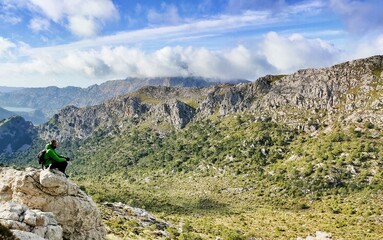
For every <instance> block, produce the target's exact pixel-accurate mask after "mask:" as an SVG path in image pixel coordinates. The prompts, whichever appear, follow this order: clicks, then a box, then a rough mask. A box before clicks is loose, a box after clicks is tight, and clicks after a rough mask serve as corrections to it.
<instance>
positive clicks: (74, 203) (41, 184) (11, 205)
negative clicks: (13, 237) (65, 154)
mask: <svg viewBox="0 0 383 240" xmlns="http://www.w3.org/2000/svg"><path fill="white" fill-rule="evenodd" d="M0 223H1V224H3V225H5V226H6V227H8V228H10V229H11V230H13V231H14V232H15V233H16V234H18V236H22V235H23V236H31V235H34V236H35V238H34V239H54V240H56V239H76V240H82V239H84V240H85V239H93V240H98V239H105V236H106V230H105V226H104V224H103V222H102V218H101V215H100V212H99V210H98V209H97V207H96V204H95V203H94V202H93V200H92V199H91V198H90V197H89V196H87V195H86V194H85V193H84V192H83V191H81V190H80V188H79V187H78V186H77V185H75V184H74V183H73V182H71V181H70V180H69V179H67V178H66V177H65V175H64V174H62V173H60V172H55V171H49V170H38V169H33V168H27V169H26V170H25V171H19V170H16V169H12V168H0ZM20 234H21V235H20ZM19 238H20V237H19ZM21 239H28V238H22V237H21Z"/></svg>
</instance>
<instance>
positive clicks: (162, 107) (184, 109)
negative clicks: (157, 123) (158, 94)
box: [150, 99, 196, 128]
mask: <svg viewBox="0 0 383 240" xmlns="http://www.w3.org/2000/svg"><path fill="white" fill-rule="evenodd" d="M195 112H196V111H195V109H194V108H192V107H190V106H189V105H187V104H186V103H184V102H181V101H179V100H177V99H174V100H169V101H166V102H165V103H163V104H159V105H156V106H155V107H153V108H152V109H151V111H150V113H151V114H152V115H153V117H154V118H156V119H157V120H160V119H164V120H165V121H166V122H169V123H171V125H173V126H175V127H177V128H183V127H185V126H186V124H188V123H189V122H190V121H191V120H192V119H193V117H194V115H195Z"/></svg>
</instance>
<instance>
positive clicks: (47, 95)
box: [0, 77, 249, 124]
mask: <svg viewBox="0 0 383 240" xmlns="http://www.w3.org/2000/svg"><path fill="white" fill-rule="evenodd" d="M222 81H223V80H219V79H207V78H201V77H158V78H127V79H125V80H114V81H107V82H105V83H103V84H100V85H92V86H89V87H87V88H80V87H65V88H58V87H44V88H6V87H1V88H0V106H2V107H12V108H21V109H22V108H29V109H32V110H29V112H25V111H22V110H20V111H17V110H15V111H16V112H11V113H9V115H8V116H7V117H10V116H12V115H14V114H17V115H21V116H22V117H24V118H25V119H27V120H29V121H32V122H33V123H35V124H41V123H44V122H46V121H47V120H48V119H49V118H50V117H52V116H53V114H55V113H57V112H58V111H59V110H60V109H61V108H63V107H65V106H68V105H73V106H76V107H85V106H92V105H96V104H100V103H102V102H104V101H106V100H108V99H110V98H112V97H116V96H119V95H124V94H126V93H129V92H133V91H136V90H138V89H140V88H141V87H144V86H169V87H204V86H210V85H214V84H219V83H221V82H222ZM226 81H227V82H230V83H239V82H249V81H248V80H241V79H232V80H226ZM3 115H4V114H3ZM4 116H6V115H4ZM0 117H1V116H0Z"/></svg>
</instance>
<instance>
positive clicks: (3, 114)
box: [0, 108, 15, 120]
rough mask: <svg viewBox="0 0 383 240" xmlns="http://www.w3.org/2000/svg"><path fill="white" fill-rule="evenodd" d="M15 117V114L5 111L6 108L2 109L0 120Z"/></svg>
mask: <svg viewBox="0 0 383 240" xmlns="http://www.w3.org/2000/svg"><path fill="white" fill-rule="evenodd" d="M13 115H15V113H13V112H10V111H8V110H5V109H4V108H0V120H1V119H4V118H9V117H11V116H13Z"/></svg>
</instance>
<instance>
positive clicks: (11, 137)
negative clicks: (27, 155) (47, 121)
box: [0, 116, 36, 155]
mask: <svg viewBox="0 0 383 240" xmlns="http://www.w3.org/2000/svg"><path fill="white" fill-rule="evenodd" d="M34 138H36V129H35V128H34V126H33V125H32V123H31V122H27V121H25V120H24V119H23V118H22V117H19V116H14V117H11V118H8V119H5V120H2V121H1V122H0V154H6V155H7V154H8V155H9V154H11V153H13V152H17V151H26V150H27V149H28V148H29V147H30V145H31V144H32V140H33V139H34Z"/></svg>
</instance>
